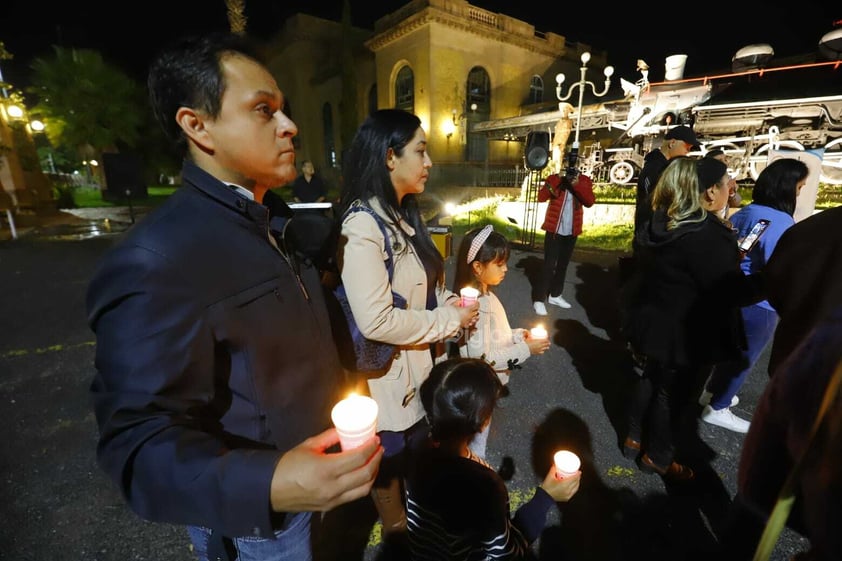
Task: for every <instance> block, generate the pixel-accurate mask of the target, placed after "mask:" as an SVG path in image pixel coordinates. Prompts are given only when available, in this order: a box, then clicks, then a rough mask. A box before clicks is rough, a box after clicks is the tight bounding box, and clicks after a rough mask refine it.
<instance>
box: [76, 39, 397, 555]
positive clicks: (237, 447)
mask: <svg viewBox="0 0 842 561" xmlns="http://www.w3.org/2000/svg"><path fill="white" fill-rule="evenodd" d="M244 41H245V39H244V38H242V37H239V36H236V35H225V34H222V35H210V36H207V37H204V38H194V39H191V40H186V41H182V42H179V43H177V44H175V45H173V46H172V47H171V48H170V49H169V50H167V51H165V52H163V53H162V54H161V55H160V56H159V58H157V60H156V61H155V62H154V63H153V65H152V67H151V71H150V76H149V89H150V99H151V102H152V107H153V109H154V111H155V115H156V117H157V118H158V120H159V123H160V125H161V126H162V127H163V129H164V131H165V132H166V133H167V135H168V136H169V137H170V138H171V139H172V140H174V141H176V143H178V144H179V145H180V146H181V147H182V148H184V149H185V151H186V157H187V160H185V163H184V168H183V172H182V177H183V185H182V186H181V188H180V189H179V190H178V191H177V192H176V193H175V194H174V195H172V196H171V197H170V198H169V199H168V200H167V201H166V202H165V203H164V204H163V205H162V206H161V207H159V208H158V209H157V210H156V211H155V212H154V213H153V214H150V215H149V216H147V218H145V219H144V221H143V222H141V223H139V224H138V225H137V226H135V227H134V228H133V229H132V230H131V231H130V232H129V233H128V235H127V236H126V237H125V238H124V239H123V240H121V242H120V243H119V244H117V245H116V247H114V248H112V250H111V251H110V252H109V253H108V254H107V255H106V256H105V257H104V259H103V261H102V262H101V264H100V266H99V268H98V270H97V271H96V273H95V275H94V278H93V279H92V281H91V283H90V286H89V289H88V294H87V310H88V319H89V323H90V326H91V328H92V330H93V331H94V332H95V333H96V337H97V350H96V375H95V378H94V381H93V383H92V385H91V392H92V395H93V402H94V409H95V412H96V418H97V423H98V425H99V430H100V438H99V444H98V448H97V455H98V461H99V464H100V466H101V467H102V468H103V470H105V471H106V472H107V473H108V474H109V475H110V476H111V478H112V479H113V481H114V483H115V484H116V485H117V486H119V488H120V489H121V491H122V493H123V495H124V497H125V498H126V500H127V501H128V503H129V505H130V506H131V507H132V509H134V511H135V512H137V513H138V514H139V515H140V516H141V517H143V518H146V519H148V520H153V521H161V522H167V523H170V524H182V525H185V526H188V531H189V534H190V538H191V540H192V541H193V545H194V548H195V551H196V553H197V555H198V557H199V559H207V558H209V559H227V558H228V554H229V553H230V554H231V555H233V556H236V553H234V552H239V553H240V554H241V555H242V556H243V557H248V558H249V559H270V558H271V559H278V558H280V557H278V556H279V555H281V554H283V555H285V556H286V557H284V558H288V559H310V558H311V554H310V518H311V512H313V511H326V510H329V509H331V508H333V507H335V506H337V505H340V504H343V503H346V502H348V501H351V500H354V499H357V498H359V497H362V496H365V495H367V494H368V493H369V491H370V488H371V485H372V482H373V480H374V477H375V475H376V473H377V468H378V466H379V462H380V458H381V456H382V448H381V447H380V445H379V441H378V439H377V438H376V437H375V438H373V439H371V440H370V441H369V442H367V443H365V444H364V445H362V446H361V447H359V448H357V449H354V450H350V451H343V452H340V453H335V454H328V453H326V451H327V450H328V449H329V448H332V447H333V446H334V445H336V444H337V443H338V436H337V434H336V431H335V429H333V428H330V409H331V406H332V405H333V404H334V403H335V402H336V401H337V400H338V399H339V398H340V397H341V396H340V395H339V388H340V381H341V380H340V372H341V369H340V366H339V361H338V358H337V355H336V351H335V348H334V346H333V344H332V342H331V341H330V325H329V322H328V315H327V310H326V306H325V302H324V299H323V296H322V290H321V288H320V282H319V275H318V272H317V271H316V270H315V269H314V268H313V267H312V266H310V265H309V262H308V261H307V260H306V259H303V257H305V256H302V255H300V254H299V253H298V252H296V250H295V248H294V247H291V245H292V244H290V243H288V240H285V239H281V238H280V237H279V236H278V234H277V232H275V231H273V228H272V218H273V216H272V212H271V211H270V208H269V207H270V206H272V207H273V208H274V209H275V210H278V209H280V210H281V211H284V210H288V209H285V205H283V204H275V205H270V204H268V203H269V202H270V201H268V200H267V201H264V196H265V197H266V199H269V198H270V197H271V193H268V192H267V191H268V188H269V186H272V185H280V184H284V183H286V182H288V181H289V180H290V179H292V178H293V177H294V176H295V152H294V148H293V143H292V139H293V137H294V136H295V135H296V134H297V132H298V129H297V128H296V126H295V123H293V122H292V121H291V120H290V119H289V118H288V117H287V116H286V115H284V112H283V108H284V98H283V94H282V93H281V91H280V90H279V89H278V86H277V84H276V82H275V79H274V78H273V77H272V75H271V74H270V73H269V72H268V71H267V70H266V68H265V66H264V65H263V64H262V63H260V62H259V58H258V56H257V55H256V53H255V51H254V50H253V49H252V48H251V46H249V45H248V44H247V43H245V42H244ZM262 202H266V203H267V204H261V203H262ZM277 202H278V201H275V203H277ZM287 214H288V213H287ZM287 217H288V216H287ZM289 220H290V221H291V222H290V223H289V224H288V225H287V228H285V230H286V231H290V230H294V223H295V216H292V217H291V218H289Z"/></svg>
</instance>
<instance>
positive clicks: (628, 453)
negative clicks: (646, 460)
mask: <svg viewBox="0 0 842 561" xmlns="http://www.w3.org/2000/svg"><path fill="white" fill-rule="evenodd" d="M639 453H640V442H639V441H637V440H634V439H633V438H631V437H629V436H627V437H626V439H625V440H624V441H623V456H624V457H626V458H628V459H630V460H633V459H635V458H636V457H637V455H638V454H639Z"/></svg>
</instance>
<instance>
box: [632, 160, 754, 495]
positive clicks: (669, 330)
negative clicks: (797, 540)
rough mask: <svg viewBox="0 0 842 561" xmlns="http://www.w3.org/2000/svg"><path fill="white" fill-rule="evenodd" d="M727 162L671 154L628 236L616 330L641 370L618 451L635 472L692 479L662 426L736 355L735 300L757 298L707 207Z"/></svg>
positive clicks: (713, 206)
mask: <svg viewBox="0 0 842 561" xmlns="http://www.w3.org/2000/svg"><path fill="white" fill-rule="evenodd" d="M728 179H729V178H728V174H727V167H726V166H725V164H723V163H722V162H719V161H717V160H713V159H702V160H698V161H696V160H693V159H690V158H686V157H680V158H675V159H673V160H672V161H671V162H670V164H669V165H668V166H667V168H666V169H665V170H664V173H663V174H662V175H661V178H660V180H659V181H658V184H657V186H656V187H655V191H654V193H653V199H652V208H653V212H654V214H653V216H652V219H651V220H650V221H649V222H648V224H647V225H646V227H645V228H644V229H643V230H641V231H640V232H639V234H638V236H637V239H636V243H637V245H638V247H639V248H640V251H639V253H638V260H639V263H638V267H637V272H636V273H635V276H634V277H633V278H632V279H631V280H630V281H629V283H628V284H627V285H625V287H624V290H623V306H622V307H623V314H624V317H623V330H624V333H625V335H626V337H627V338H628V341H629V344H630V347H631V349H632V351H633V352H634V353H635V355H637V356H638V357H640V358H642V360H643V362H644V364H645V366H644V368H643V373H642V375H641V377H640V379H638V380H636V382H635V386H634V389H633V391H632V393H631V395H630V402H629V420H628V421H629V427H628V432H627V437H626V439H625V442H624V443H623V453H624V454H625V455H626V456H627V457H635V456H637V455H638V454H639V455H640V457H639V465H640V468H641V469H642V470H643V471H646V472H649V473H658V474H660V475H661V476H663V477H665V478H669V479H674V480H688V479H692V478H693V477H694V473H693V470H692V469H691V468H690V467H688V466H685V465H682V464H679V463H676V462H675V461H673V455H674V451H673V437H672V428H673V426H674V425H675V422H676V420H677V419H678V418H679V417H680V416H681V413H682V410H683V409H684V404H685V403H687V402H688V401H689V400H688V399H687V398H688V396H689V392H690V390H691V389H692V388H694V387H695V386H696V385H698V382H699V381H700V378H701V379H703V377H704V376H705V375H706V374H707V373H708V372H709V370H710V366H711V365H712V364H714V363H716V362H719V361H722V360H727V359H733V358H735V357H738V356H739V350H740V349H741V348H743V347H744V346H745V334H744V332H743V326H742V320H741V318H740V315H739V306H740V305H741V304H742V303H745V302H752V301H757V300H758V299H760V298H761V295H760V291H759V282H757V281H758V280H759V279H755V278H752V277H747V276H745V275H744V274H743V273H742V271H741V270H740V268H739V261H740V254H739V249H738V247H737V239H736V235H735V234H734V232H733V231H732V230H731V228H730V225H729V224H728V223H727V222H723V221H722V220H720V219H719V218H718V217H717V215H716V211H718V210H720V209H721V207H724V205H726V204H727V202H728Z"/></svg>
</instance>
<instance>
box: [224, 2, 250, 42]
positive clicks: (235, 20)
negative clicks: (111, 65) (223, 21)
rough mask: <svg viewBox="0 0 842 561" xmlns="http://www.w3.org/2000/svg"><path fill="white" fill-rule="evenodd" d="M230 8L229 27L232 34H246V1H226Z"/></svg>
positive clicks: (226, 5) (227, 6)
mask: <svg viewBox="0 0 842 561" xmlns="http://www.w3.org/2000/svg"><path fill="white" fill-rule="evenodd" d="M225 7H226V8H228V25H229V26H230V27H231V32H232V33H237V34H240V35H243V34H245V32H246V25H247V23H248V18H246V13H245V9H246V0H225Z"/></svg>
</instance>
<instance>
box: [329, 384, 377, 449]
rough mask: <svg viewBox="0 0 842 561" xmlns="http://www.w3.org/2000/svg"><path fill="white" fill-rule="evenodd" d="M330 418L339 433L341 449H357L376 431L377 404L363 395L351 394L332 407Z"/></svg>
mask: <svg viewBox="0 0 842 561" xmlns="http://www.w3.org/2000/svg"><path fill="white" fill-rule="evenodd" d="M330 418H331V419H332V420H333V425H334V426H335V427H336V432H337V433H339V444H340V446H341V447H342V449H343V450H351V449H353V448H357V447H358V446H362V445H363V444H364V443H365V442H366V441H368V440H369V439H370V438H371V437H373V436H374V433H375V432H376V431H377V402H376V401H374V400H373V399H371V398H370V397H367V396H364V395H357V394H351V395H350V396H348V397H347V398H345V399H343V400H342V401H340V402H339V403H337V404H336V405H334V406H333V410H331V412H330Z"/></svg>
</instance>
